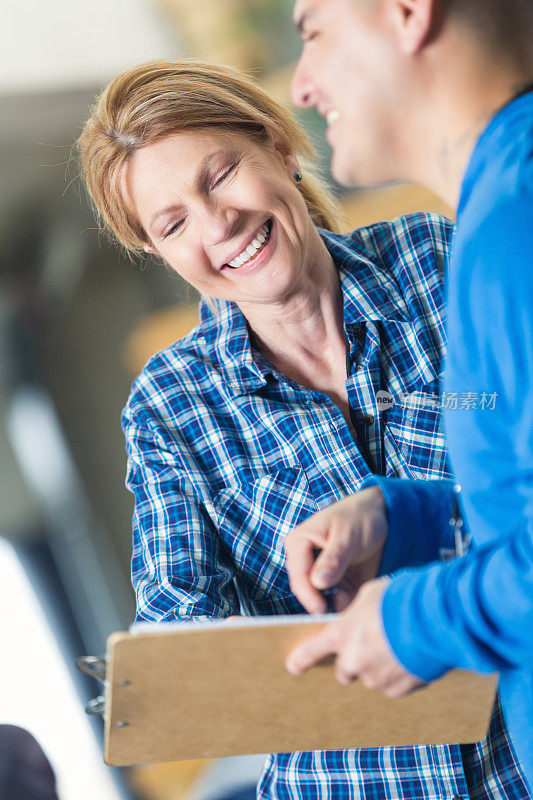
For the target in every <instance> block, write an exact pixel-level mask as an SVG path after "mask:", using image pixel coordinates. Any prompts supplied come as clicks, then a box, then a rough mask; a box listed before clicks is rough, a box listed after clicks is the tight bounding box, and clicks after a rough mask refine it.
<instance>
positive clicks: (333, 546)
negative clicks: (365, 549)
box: [311, 526, 359, 589]
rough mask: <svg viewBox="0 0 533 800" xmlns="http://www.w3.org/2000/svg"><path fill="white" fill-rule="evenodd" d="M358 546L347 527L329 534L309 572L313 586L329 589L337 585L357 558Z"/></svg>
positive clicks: (354, 536)
mask: <svg viewBox="0 0 533 800" xmlns="http://www.w3.org/2000/svg"><path fill="white" fill-rule="evenodd" d="M358 545H359V543H358V541H357V537H356V535H354V534H353V532H352V530H351V529H350V528H349V527H348V526H346V529H345V530H336V531H333V532H331V533H330V535H329V537H328V540H327V541H326V543H325V545H324V548H323V549H322V552H321V553H320V554H319V556H318V558H317V559H316V561H315V563H314V566H313V569H312V570H311V582H312V584H313V586H316V588H317V589H329V588H330V587H331V586H335V585H336V584H337V583H339V581H340V580H341V579H342V578H343V576H344V574H345V572H346V570H347V569H348V567H349V566H350V563H353V561H354V559H355V558H357V555H358V553H357V551H358V549H359V546H358Z"/></svg>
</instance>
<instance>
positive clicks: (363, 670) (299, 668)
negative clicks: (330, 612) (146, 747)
mask: <svg viewBox="0 0 533 800" xmlns="http://www.w3.org/2000/svg"><path fill="white" fill-rule="evenodd" d="M387 584H388V579H386V578H385V579H383V578H382V579H380V580H375V581H369V582H368V583H365V585H364V586H362V587H361V589H360V590H359V592H358V593H357V597H356V598H355V600H354V601H353V602H352V603H351V605H350V606H349V607H348V608H347V609H346V611H344V612H343V613H342V614H341V616H340V617H339V619H338V620H335V622H331V623H330V624H329V625H327V626H326V627H325V628H324V629H323V630H321V631H320V632H319V633H317V634H315V636H312V637H310V638H309V639H306V641H305V642H303V643H302V644H301V645H299V646H298V647H296V648H295V649H294V650H292V651H291V653H289V656H288V657H287V661H286V667H287V669H288V670H289V672H292V673H293V675H301V674H302V673H303V672H306V670H308V669H309V668H310V667H312V666H313V664H316V663H317V662H319V661H321V660H322V659H323V658H325V657H326V656H328V655H330V654H331V653H336V654H337V660H336V662H335V674H336V677H337V680H338V681H339V682H340V683H343V684H346V685H348V684H350V683H353V681H354V680H356V678H360V679H361V681H362V682H363V683H364V685H365V686H366V687H367V688H369V689H379V690H381V691H382V692H384V693H385V694H386V695H388V697H403V695H405V694H409V692H412V691H413V690H414V689H418V688H420V686H423V685H424V684H423V682H422V681H420V680H419V679H418V678H415V677H414V676H413V675H411V674H410V673H409V672H406V671H405V670H404V668H403V667H402V665H401V664H400V663H399V662H398V661H397V660H396V658H395V657H394V655H393V653H392V650H391V649H390V646H389V643H388V641H387V638H386V636H385V631H384V630H383V623H382V615H381V603H382V597H383V593H384V591H385V589H386V587H387Z"/></svg>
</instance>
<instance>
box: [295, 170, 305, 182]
mask: <svg viewBox="0 0 533 800" xmlns="http://www.w3.org/2000/svg"><path fill="white" fill-rule="evenodd" d="M302 178H303V175H302V173H301V172H295V173H294V180H295V181H296V183H300V181H301V180H302Z"/></svg>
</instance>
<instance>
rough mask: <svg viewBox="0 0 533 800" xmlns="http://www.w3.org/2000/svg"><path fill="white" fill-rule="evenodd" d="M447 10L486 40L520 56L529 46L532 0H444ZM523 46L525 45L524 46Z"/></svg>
mask: <svg viewBox="0 0 533 800" xmlns="http://www.w3.org/2000/svg"><path fill="white" fill-rule="evenodd" d="M444 2H445V5H446V7H447V10H448V12H449V13H451V14H453V15H454V16H455V17H456V18H457V20H459V21H460V22H461V23H463V24H465V25H467V26H468V27H469V29H470V30H471V31H472V32H474V33H475V34H477V37H478V38H479V39H480V40H481V41H482V42H484V43H485V44H487V46H492V47H495V48H497V49H498V50H499V51H502V50H504V51H505V52H507V53H509V55H511V56H512V55H513V52H515V51H516V49H518V51H520V52H516V53H515V54H516V56H517V57H520V56H521V55H523V54H525V53H526V52H527V50H528V49H529V52H531V48H532V44H531V42H532V38H531V37H532V34H533V0H444ZM524 48H526V49H524Z"/></svg>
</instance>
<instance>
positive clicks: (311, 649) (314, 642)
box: [285, 625, 336, 675]
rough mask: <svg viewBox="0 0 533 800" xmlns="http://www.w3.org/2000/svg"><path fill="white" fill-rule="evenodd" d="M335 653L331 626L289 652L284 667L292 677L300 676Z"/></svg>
mask: <svg viewBox="0 0 533 800" xmlns="http://www.w3.org/2000/svg"><path fill="white" fill-rule="evenodd" d="M335 652H336V646H335V638H334V636H333V635H332V628H331V625H329V626H328V627H327V628H324V629H323V630H321V631H319V632H318V633H316V634H315V635H314V636H311V637H310V638H309V639H306V640H305V642H302V644H300V645H298V646H297V647H295V648H294V650H291V652H290V653H289V655H288V656H287V659H286V661H285V666H286V667H287V669H288V671H289V672H291V673H292V674H293V675H302V673H304V672H307V670H308V669H310V667H312V666H313V665H314V664H317V663H318V662H319V661H322V659H323V658H325V657H326V656H329V655H330V654H331V653H335Z"/></svg>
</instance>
